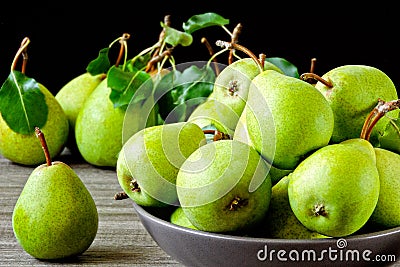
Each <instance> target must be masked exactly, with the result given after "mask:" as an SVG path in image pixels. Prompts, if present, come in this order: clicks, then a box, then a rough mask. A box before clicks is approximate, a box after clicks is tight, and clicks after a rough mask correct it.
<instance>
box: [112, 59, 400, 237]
mask: <svg viewBox="0 0 400 267" xmlns="http://www.w3.org/2000/svg"><path fill="white" fill-rule="evenodd" d="M310 77H311V79H310ZM399 107H400V100H398V95H397V90H396V88H395V86H394V84H393V82H392V81H391V79H390V78H389V77H388V76H387V75H386V74H385V73H384V72H382V71H381V70H379V69H377V68H375V67H372V66H366V65H343V66H339V67H337V68H334V69H332V70H330V71H329V72H327V73H325V74H324V75H322V76H318V75H316V74H314V73H305V74H303V75H300V76H297V77H296V76H293V75H289V74H287V73H285V70H284V69H282V68H280V67H279V66H276V65H274V64H272V63H268V64H265V62H264V63H263V62H262V61H261V60H255V59H254V57H245V58H240V59H238V60H236V61H234V62H233V63H231V64H230V65H228V66H227V67H226V68H224V69H223V70H222V71H221V72H220V73H219V74H218V76H217V77H216V81H215V84H214V90H213V92H212V93H211V94H210V95H209V97H208V98H207V100H206V101H205V102H203V103H202V104H200V105H199V106H198V107H197V108H196V109H194V111H193V112H192V114H191V115H190V116H189V117H188V119H187V120H186V121H184V122H171V123H168V124H163V125H156V126H149V127H146V128H144V129H142V130H141V131H139V132H137V133H136V134H134V135H133V136H132V137H130V138H129V139H128V141H127V142H126V143H125V144H124V145H123V147H122V150H121V152H120V153H119V157H118V161H117V177H118V181H119V183H120V185H121V187H122V189H123V190H124V192H125V193H126V195H127V196H128V197H129V198H131V199H132V200H133V201H135V202H136V203H137V204H138V205H141V206H144V207H147V208H150V209H153V208H154V209H168V208H169V209H172V211H171V216H170V222H171V223H173V224H176V225H179V226H182V227H187V228H191V229H195V230H201V231H207V232H218V233H230V234H237V235H247V236H256V237H269V238H285V239H316V238H331V237H346V236H350V235H355V234H357V233H366V232H374V231H378V230H383V229H389V228H393V227H397V226H400V213H399V212H398V210H399V208H400V179H399V177H398V175H397V173H398V172H397V170H398V167H400V154H399V153H398V151H396V149H393V147H395V145H394V144H390V143H391V141H392V140H389V141H388V140H385V139H384V137H385V132H386V131H392V130H393V128H396V127H397V124H396V121H397V120H398V117H399ZM397 129H398V128H397ZM383 140H384V141H385V142H383ZM393 140H395V139H393ZM393 142H395V141H393Z"/></svg>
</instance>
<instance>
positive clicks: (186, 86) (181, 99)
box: [155, 65, 215, 121]
mask: <svg viewBox="0 0 400 267" xmlns="http://www.w3.org/2000/svg"><path fill="white" fill-rule="evenodd" d="M214 82H215V73H214V71H213V70H212V68H211V67H210V66H207V65H206V66H203V67H201V68H199V67H197V66H196V65H191V66H189V67H188V68H186V69H185V70H184V71H183V72H179V71H178V70H173V71H171V72H169V73H168V74H166V75H165V76H164V77H163V78H162V80H161V81H160V83H159V84H158V85H157V87H156V88H155V99H156V100H157V99H159V101H158V104H159V113H160V116H161V118H162V119H163V120H166V119H167V117H170V118H171V119H172V120H174V121H184V120H186V119H187V118H188V116H189V115H190V114H191V112H192V111H193V110H194V108H195V107H197V106H198V105H199V104H201V103H202V102H204V101H205V99H206V98H207V97H208V96H209V95H210V93H211V92H212V90H213V87H214Z"/></svg>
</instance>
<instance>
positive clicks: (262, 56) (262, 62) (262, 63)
mask: <svg viewBox="0 0 400 267" xmlns="http://www.w3.org/2000/svg"><path fill="white" fill-rule="evenodd" d="M266 58H267V56H266V55H265V54H263V53H261V54H259V55H258V60H259V61H260V63H261V66H262V68H263V69H264V65H265V64H264V63H265V59H266Z"/></svg>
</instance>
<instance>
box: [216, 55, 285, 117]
mask: <svg viewBox="0 0 400 267" xmlns="http://www.w3.org/2000/svg"><path fill="white" fill-rule="evenodd" d="M266 69H271V70H275V71H277V72H279V73H283V72H282V70H281V69H280V68H278V67H277V66H275V65H274V64H272V63H270V62H268V61H265V62H264V70H266ZM258 74H260V69H259V67H258V65H257V63H256V62H255V61H254V59H252V58H250V57H248V58H242V59H239V60H236V61H234V62H233V63H231V64H230V65H228V66H227V67H225V68H224V69H223V70H222V71H221V72H220V73H219V75H218V76H217V78H216V79H215V83H214V89H213V92H212V95H211V98H213V99H215V100H217V101H219V102H221V103H223V104H225V105H227V106H229V107H230V108H231V109H232V110H233V111H234V112H235V113H236V114H237V116H236V118H239V117H240V114H241V113H242V111H243V108H244V106H245V104H246V99H247V95H248V91H249V87H250V84H251V80H252V79H253V78H254V77H256V76H257V75H258Z"/></svg>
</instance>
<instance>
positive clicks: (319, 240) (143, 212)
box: [133, 201, 400, 244]
mask: <svg viewBox="0 0 400 267" xmlns="http://www.w3.org/2000/svg"><path fill="white" fill-rule="evenodd" d="M133 207H134V209H135V211H136V212H137V213H138V216H139V219H140V220H141V221H142V224H143V218H142V217H146V218H147V219H150V220H151V221H153V222H155V223H157V224H161V225H162V226H165V227H167V228H169V229H173V230H175V231H180V232H182V231H183V232H186V233H190V234H193V235H196V236H203V237H209V238H210V237H211V238H217V239H224V240H236V241H241V242H263V243H280V244H285V243H286V244H289V243H290V244H293V243H304V242H307V243H309V242H310V240H311V241H312V242H313V243H315V244H322V243H327V242H332V240H337V239H341V238H342V239H346V240H351V239H356V240H362V239H371V238H377V237H382V236H385V235H393V234H398V233H400V226H397V227H393V228H390V229H385V230H380V231H376V232H371V233H362V234H355V235H349V236H344V237H329V238H315V239H289V238H287V239H283V238H268V237H254V236H251V237H250V236H238V235H233V234H225V233H214V232H207V231H203V230H196V229H191V228H187V227H184V226H180V225H176V224H173V223H171V222H168V221H166V220H164V219H162V218H159V217H157V216H155V215H153V214H151V213H150V212H148V211H147V210H146V208H147V207H143V206H141V205H139V204H137V203H136V202H135V201H133ZM148 208H149V207H148ZM145 227H146V226H145Z"/></svg>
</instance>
